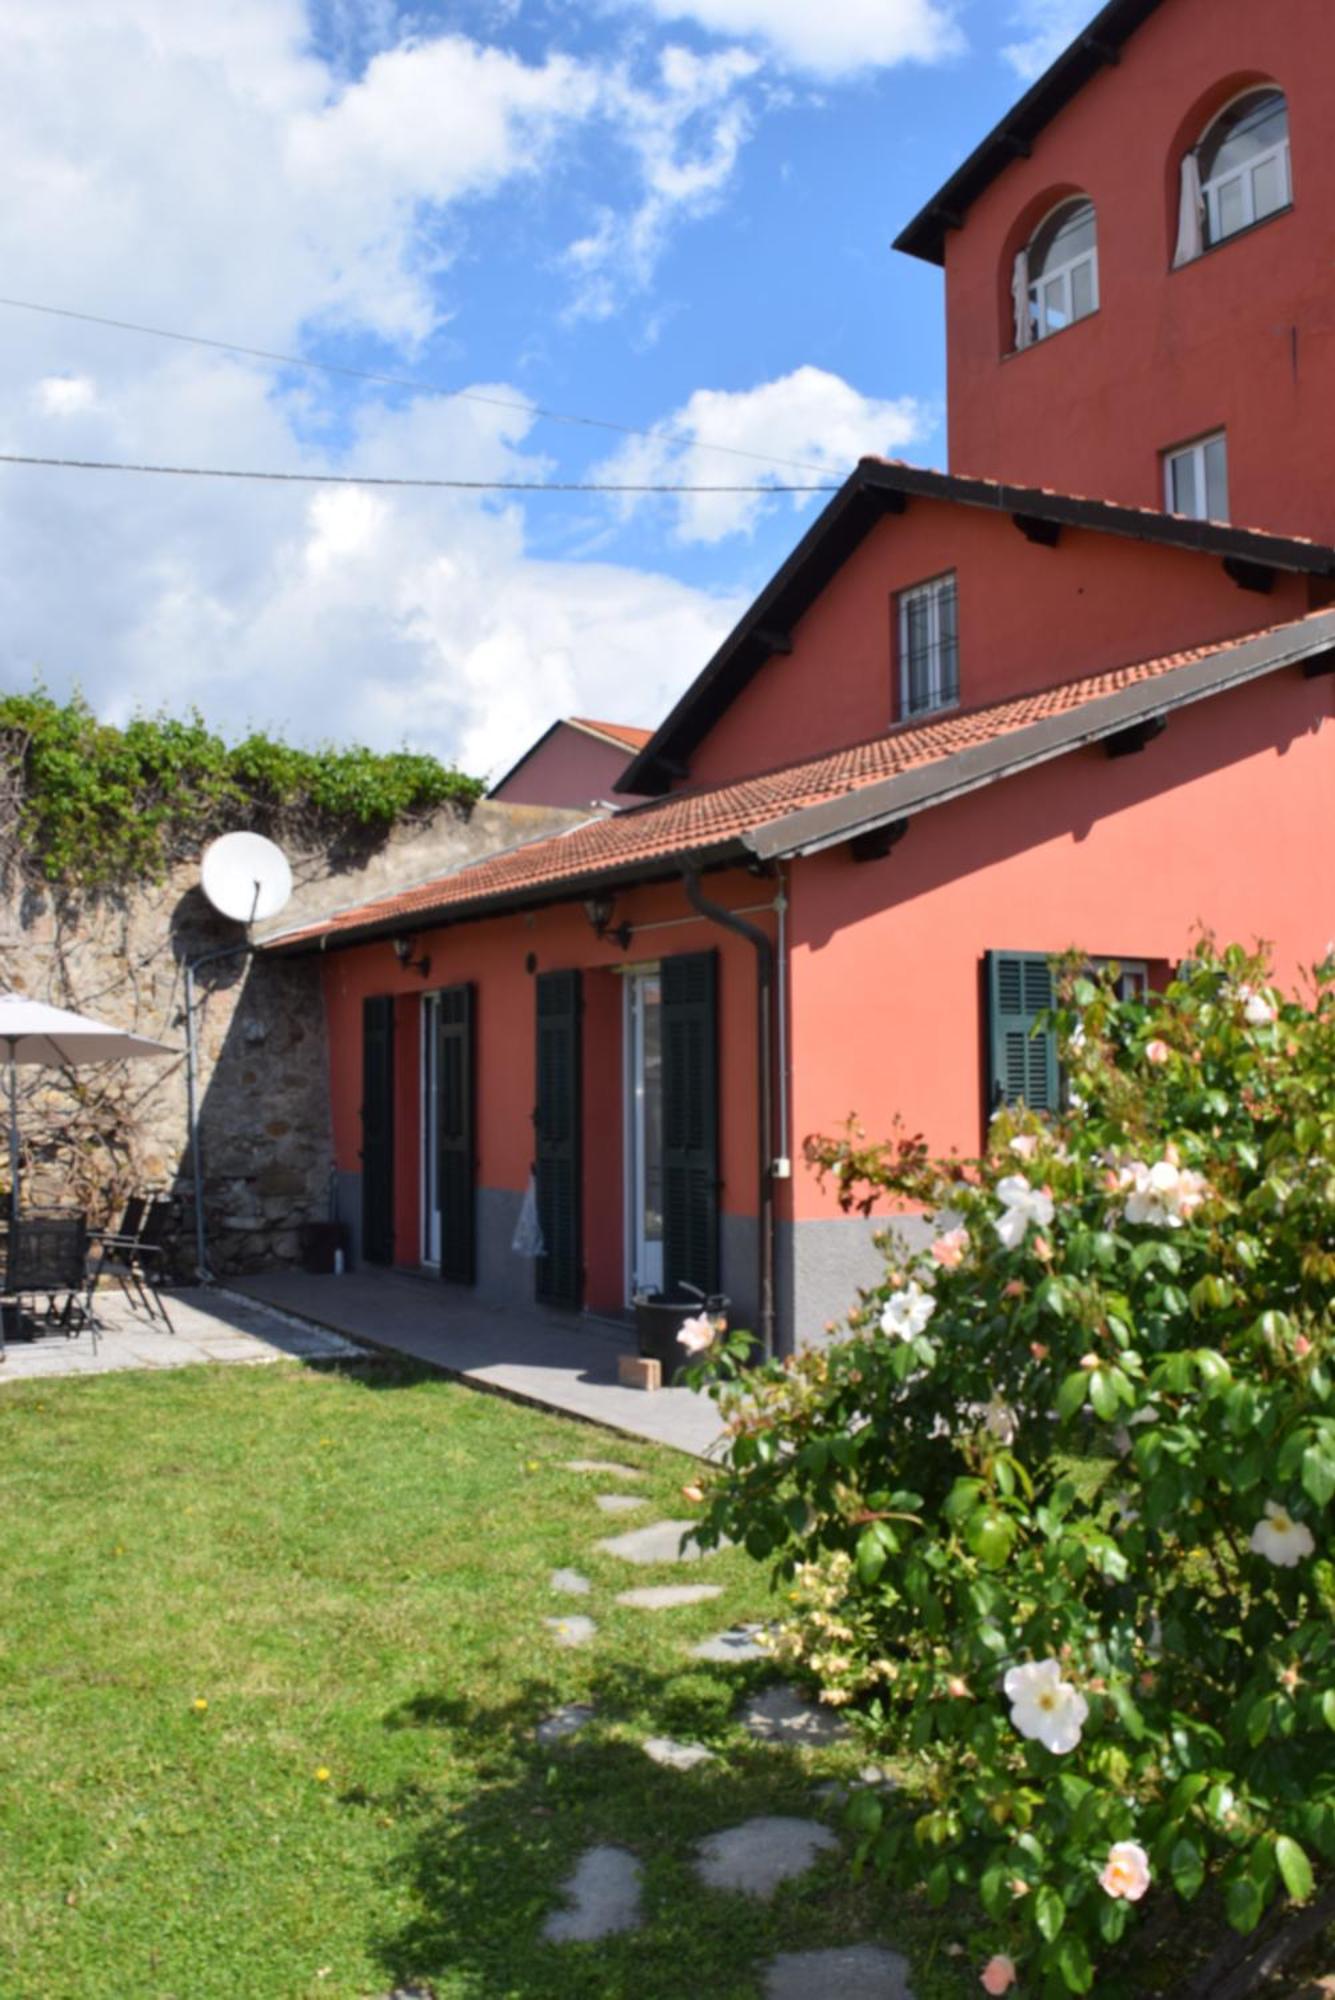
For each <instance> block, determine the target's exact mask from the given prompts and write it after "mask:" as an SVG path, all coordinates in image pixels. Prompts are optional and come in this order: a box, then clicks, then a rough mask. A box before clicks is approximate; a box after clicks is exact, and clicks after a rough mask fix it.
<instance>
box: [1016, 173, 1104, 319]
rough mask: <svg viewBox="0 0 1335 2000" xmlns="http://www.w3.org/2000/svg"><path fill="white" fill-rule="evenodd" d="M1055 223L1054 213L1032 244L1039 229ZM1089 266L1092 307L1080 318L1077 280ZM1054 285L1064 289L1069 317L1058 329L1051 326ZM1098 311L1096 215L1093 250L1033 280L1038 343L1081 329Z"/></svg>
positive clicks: (1084, 205) (1032, 306) (1031, 299)
mask: <svg viewBox="0 0 1335 2000" xmlns="http://www.w3.org/2000/svg"><path fill="white" fill-rule="evenodd" d="M1062 206H1063V207H1071V208H1075V207H1082V208H1093V203H1092V202H1089V201H1083V202H1079V203H1076V202H1070V203H1063V204H1062ZM1051 220H1052V215H1051V214H1048V215H1046V216H1045V217H1044V219H1043V221H1042V222H1041V223H1040V224H1039V228H1038V229H1036V230H1035V231H1034V237H1031V238H1030V243H1031V245H1032V243H1033V241H1034V238H1036V237H1037V235H1038V233H1039V230H1040V229H1043V228H1045V227H1046V226H1047V224H1048V223H1049V222H1051ZM1085 266H1088V268H1089V290H1090V306H1089V311H1088V312H1082V313H1081V314H1079V316H1078V317H1077V315H1076V312H1075V303H1074V301H1075V294H1074V279H1075V274H1076V272H1077V271H1079V270H1081V269H1082V268H1084V267H1085ZM1053 285H1060V287H1061V297H1062V307H1061V310H1062V311H1063V312H1064V314H1065V318H1064V319H1063V320H1062V321H1061V322H1060V324H1059V325H1057V326H1049V325H1048V307H1047V293H1048V291H1049V289H1050V288H1051V287H1052V286H1053ZM1098 309H1099V237H1098V217H1097V214H1096V215H1095V220H1094V242H1093V245H1092V246H1091V248H1090V249H1088V250H1082V251H1081V252H1080V255H1079V256H1078V257H1068V258H1067V260H1066V262H1065V263H1064V264H1056V265H1053V266H1052V268H1051V269H1050V270H1046V271H1044V273H1043V275H1042V276H1041V277H1038V278H1031V279H1030V282H1029V311H1030V313H1031V315H1032V319H1033V329H1034V339H1035V340H1036V341H1038V340H1050V339H1051V338H1052V336H1053V334H1055V333H1065V332H1066V330H1067V328H1068V327H1072V326H1078V325H1079V323H1080V320H1082V319H1089V318H1090V317H1091V316H1092V315H1093V314H1094V313H1096V312H1097V311H1098Z"/></svg>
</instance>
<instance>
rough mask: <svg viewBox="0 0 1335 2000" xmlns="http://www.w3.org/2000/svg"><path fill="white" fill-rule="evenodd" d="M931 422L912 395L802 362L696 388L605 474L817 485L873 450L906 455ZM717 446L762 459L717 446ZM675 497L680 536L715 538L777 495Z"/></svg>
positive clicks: (806, 502)
mask: <svg viewBox="0 0 1335 2000" xmlns="http://www.w3.org/2000/svg"><path fill="white" fill-rule="evenodd" d="M931 428H932V422H931V415H930V412H929V411H928V410H927V409H926V408H925V406H924V405H923V404H921V403H919V402H918V401H917V400H916V399H915V398H913V397H911V396H900V397H897V398H893V399H891V400H889V401H886V400H881V399H878V398H877V397H874V396H864V395H863V394H862V393H861V392H860V391H859V390H857V389H854V388H853V387H852V386H851V385H850V384H849V383H847V382H845V381H844V380H843V379H842V378H841V377H840V376H838V375H831V374H829V373H828V372H827V371H826V370H825V369H823V368H810V367H808V368H797V369H794V371H793V373H792V374H791V375H785V376H782V377H780V378H779V379H778V380H777V381H773V382H762V383H760V384H759V385H758V386H757V387H756V388H754V389H742V390H737V391H728V390H722V389H697V390H696V392H695V394H694V395H693V396H692V397H691V398H690V400H689V402H687V403H686V404H685V405H684V406H683V407H682V408H681V409H680V410H678V411H677V412H676V413H675V415H673V416H671V417H669V418H667V419H666V421H665V422H664V423H663V424H662V426H661V427H660V430H659V431H658V432H656V433H655V435H654V436H652V437H648V438H632V439H630V440H629V441H628V442H627V443H626V444H625V445H623V446H622V447H621V448H620V450H618V451H617V452H616V454H615V455H614V456H613V457H612V458H610V459H608V460H607V461H605V463H604V464H603V466H602V467H601V468H600V475H601V477H603V478H605V479H612V480H618V481H626V482H630V483H638V482H644V483H646V484H658V483H661V482H664V481H668V480H671V481H676V482H683V483H686V484H692V485H697V484H698V485H715V486H717V485H749V484H753V483H761V482H764V483H776V482H782V483H784V484H793V483H796V484H797V485H810V484H811V483H812V482H817V483H820V482H822V481H824V480H836V481H837V480H841V479H843V478H845V477H846V475H847V474H848V473H849V472H851V471H852V469H853V467H854V465H855V464H856V463H857V461H858V459H859V458H863V457H866V456H868V455H870V454H876V453H881V454H884V455H893V454H896V453H899V452H902V451H904V450H905V449H906V448H907V447H908V446H910V445H912V444H915V443H917V442H919V441H920V440H921V439H922V438H924V437H925V436H926V435H927V433H928V432H929V430H930V429H931ZM711 444H712V445H724V446H726V447H727V448H728V450H729V451H730V452H735V453H739V454H741V453H754V454H755V459H754V460H752V459H750V458H747V457H744V456H736V457H732V456H728V455H726V454H725V453H724V452H718V451H711V450H710V449H709V446H710V445H711ZM766 458H768V459H771V460H772V459H782V460H784V461H791V466H792V469H791V470H784V469H776V468H774V467H773V466H772V465H766V464H763V463H761V462H760V461H761V460H762V459H766ZM627 504H628V505H633V504H634V502H628V503H627ZM669 504H670V505H671V507H672V509H673V512H674V515H675V531H676V534H677V536H678V538H679V539H680V540H682V541H688V542H718V541H722V540H723V538H724V537H725V536H727V535H735V534H743V533H746V532H747V531H749V530H750V529H752V528H753V527H754V526H755V524H756V522H757V520H758V519H759V518H760V515H761V513H762V512H763V511H764V510H766V509H767V508H772V507H773V506H774V505H775V504H776V501H775V500H774V499H766V498H765V496H764V495H763V494H754V493H690V494H681V495H679V496H677V497H676V498H674V499H673V500H672V501H671V502H670V503H669ZM813 504H815V501H814V500H813V499H812V498H811V497H808V496H804V495H802V494H794V495H793V496H792V505H793V507H794V508H795V509H800V508H805V507H810V506H812V505H813Z"/></svg>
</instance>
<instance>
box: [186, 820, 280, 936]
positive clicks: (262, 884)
mask: <svg viewBox="0 0 1335 2000" xmlns="http://www.w3.org/2000/svg"><path fill="white" fill-rule="evenodd" d="M199 874H200V886H201V887H202V889H203V891H204V894H205V895H206V896H207V897H208V899H209V901H210V902H211V903H212V905H213V907H214V909H215V910H217V911H219V912H220V913H221V914H222V915H223V916H224V917H232V918H234V919H235V921H236V922H237V923H239V924H251V923H255V922H257V921H258V920H259V919H260V918H261V917H276V916H277V915H278V912H279V911H280V910H281V909H282V908H283V906H284V904H285V903H286V902H287V899H288V897H289V896H290V895H291V894H292V870H291V869H290V868H289V867H288V863H287V856H286V855H285V854H284V852H283V850H282V848H281V847H275V846H274V844H273V842H272V841H271V840H266V839H265V838H264V836H263V834H260V833H225V834H223V836H222V838H221V839H220V840H215V841H213V842H212V843H211V844H210V846H208V847H207V848H206V849H205V850H204V860H203V862H202V864H201V866H200V871H199Z"/></svg>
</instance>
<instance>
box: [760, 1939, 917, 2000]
mask: <svg viewBox="0 0 1335 2000" xmlns="http://www.w3.org/2000/svg"><path fill="white" fill-rule="evenodd" d="M765 2000H913V1989H912V1987H911V1986H910V1985H909V1964H908V1960H907V1959H906V1958H901V1957H900V1955H899V1953H898V1952H897V1951H882V1949H881V1948H880V1946H879V1945H874V1944H854V1945H845V1946H843V1947H842V1948H837V1949H836V1950H834V1951H785V1952H781V1953H780V1955H779V1957H778V1958H776V1959H772V1960H771V1961H770V1964H769V1965H768V1966H767V1967H766V1969H765Z"/></svg>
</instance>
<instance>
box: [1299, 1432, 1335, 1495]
mask: <svg viewBox="0 0 1335 2000" xmlns="http://www.w3.org/2000/svg"><path fill="white" fill-rule="evenodd" d="M1303 1490H1304V1492H1305V1493H1306V1494H1307V1495H1308V1497H1309V1498H1310V1499H1312V1500H1314V1501H1315V1502H1316V1504H1317V1506H1318V1507H1328V1506H1329V1505H1330V1502H1331V1500H1332V1498H1335V1459H1333V1458H1331V1457H1330V1456H1329V1455H1328V1453H1327V1452H1326V1451H1325V1450H1324V1449H1323V1448H1322V1447H1321V1446H1320V1445H1316V1444H1314V1445H1309V1446H1308V1448H1307V1450H1306V1451H1305V1452H1304V1453H1303Z"/></svg>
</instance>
